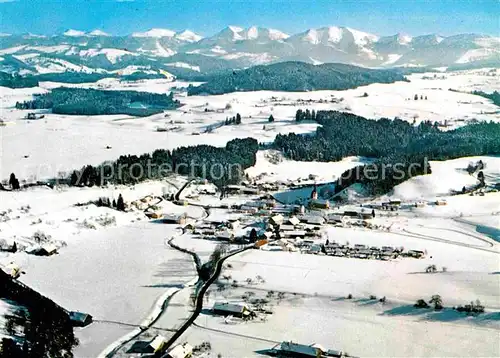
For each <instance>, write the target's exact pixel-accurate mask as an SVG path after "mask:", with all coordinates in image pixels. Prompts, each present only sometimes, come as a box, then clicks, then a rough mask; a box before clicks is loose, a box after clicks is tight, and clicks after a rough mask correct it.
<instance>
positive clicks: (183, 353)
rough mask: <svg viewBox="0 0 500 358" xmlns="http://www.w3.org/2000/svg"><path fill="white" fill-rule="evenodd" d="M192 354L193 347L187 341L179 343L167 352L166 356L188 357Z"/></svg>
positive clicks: (170, 357) (174, 357) (171, 357)
mask: <svg viewBox="0 0 500 358" xmlns="http://www.w3.org/2000/svg"><path fill="white" fill-rule="evenodd" d="M192 354H193V347H192V346H190V345H189V344H187V343H184V344H179V345H177V346H175V347H174V348H172V349H171V350H169V351H168V352H167V355H166V358H189V357H191V356H192Z"/></svg>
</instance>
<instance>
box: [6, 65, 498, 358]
mask: <svg viewBox="0 0 500 358" xmlns="http://www.w3.org/2000/svg"><path fill="white" fill-rule="evenodd" d="M486 73H487V74H488V75H486ZM409 79H410V81H411V82H409V83H407V82H401V83H395V84H388V85H386V84H383V85H382V84H374V85H370V86H366V87H360V88H357V89H354V90H348V91H314V92H302V93H290V92H267V91H262V92H248V93H232V94H226V95H221V96H193V97H185V96H184V95H183V94H182V93H180V94H176V96H178V98H179V99H180V101H181V102H182V103H183V104H184V106H182V107H180V108H179V109H177V110H175V111H167V112H165V113H164V114H159V115H154V116H151V117H147V118H132V117H129V116H120V115H115V116H62V115H54V114H50V113H47V114H46V116H45V118H44V119H42V120H35V121H26V120H24V119H22V118H23V117H24V115H25V114H26V112H27V111H19V110H16V109H14V108H13V106H14V104H15V102H16V101H23V100H27V99H29V98H30V97H31V95H32V94H34V93H43V92H45V91H47V90H50V89H51V88H54V87H55V86H58V84H54V83H42V88H36V89H16V90H12V89H6V88H0V107H1V110H0V115H1V118H2V119H3V120H4V121H5V123H6V125H5V126H0V179H6V178H7V177H8V175H9V174H10V173H11V172H14V173H16V175H17V177H18V178H20V179H21V180H24V179H26V180H28V181H32V180H33V179H42V178H53V177H58V176H59V175H60V172H64V171H68V170H72V169H76V168H80V167H81V166H83V165H85V164H99V163H101V162H103V161H105V160H111V159H115V158H117V157H118V156H120V155H124V154H141V153H144V152H151V151H153V150H155V149H159V148H164V149H173V148H177V147H179V146H187V145H197V144H212V145H216V146H223V145H225V143H226V142H227V141H229V140H231V139H233V138H243V137H248V136H252V137H255V138H257V139H258V140H259V142H270V141H272V140H273V139H274V137H275V136H276V134H278V133H289V132H295V133H311V132H313V131H314V130H315V129H316V128H317V124H316V123H307V122H301V123H296V122H295V120H294V116H295V112H296V110H297V109H299V108H303V109H305V108H310V109H315V110H318V109H337V110H342V111H348V112H353V113H356V114H359V115H362V116H366V117H368V118H380V117H389V118H394V117H399V118H402V119H405V120H408V121H412V122H413V121H414V120H415V121H416V122H417V123H418V122H419V121H421V120H431V121H440V122H444V121H445V120H448V123H449V124H450V125H451V127H450V128H453V127H455V126H459V125H463V124H465V123H466V121H467V120H470V119H478V120H493V121H499V120H500V114H499V112H498V107H496V106H494V105H493V104H492V103H491V102H490V101H489V100H487V99H485V98H482V97H479V96H473V95H470V94H465V93H458V92H452V91H449V90H448V89H449V88H453V89H458V90H461V91H472V90H476V89H478V90H484V91H491V90H493V89H498V88H499V87H500V83H499V82H498V76H491V75H490V72H477V71H466V72H457V73H443V74H438V75H437V76H436V78H434V77H433V74H432V75H429V74H416V75H412V76H409ZM78 86H81V87H91V88H106V89H110V90H112V89H131V90H142V91H151V92H157V93H167V92H168V91H170V90H171V89H172V88H173V87H185V86H187V84H186V83H180V82H167V81H158V80H151V81H139V82H137V83H133V84H131V83H119V82H117V81H116V80H103V81H99V83H94V84H83V85H78ZM365 92H366V93H367V94H368V97H362V96H363V94H364V93H365ZM415 94H419V95H424V96H427V98H428V99H427V100H425V99H424V100H420V99H419V100H417V101H415V100H414V99H413V96H414V95H415ZM341 98H343V100H340V99H341ZM408 98H410V100H408ZM332 99H333V100H334V101H333V102H332ZM205 109H207V110H205ZM236 113H240V114H241V115H242V124H241V125H238V126H236V125H231V126H223V127H219V128H216V127H217V125H218V124H220V123H222V122H223V121H224V120H225V118H226V117H231V116H233V115H235V114H236ZM271 114H272V115H273V117H274V118H275V122H273V123H269V122H268V117H269V116H270V115H271ZM211 127H213V128H214V129H212V130H207V129H210V128H211ZM158 128H161V129H166V130H167V131H157V129H158ZM205 132H206V133H205ZM480 159H481V160H483V162H485V163H486V165H487V166H486V168H485V170H484V174H485V179H486V182H487V183H488V184H494V183H498V182H499V181H500V169H499V168H500V159H499V158H498V157H494V156H489V157H474V158H460V159H456V160H450V161H445V162H431V168H432V174H430V175H426V176H419V177H414V178H412V179H410V180H409V181H407V182H405V183H403V184H401V185H399V186H397V187H396V188H395V189H394V191H393V192H391V193H389V194H388V195H387V196H384V197H381V198H376V200H375V201H378V202H380V201H382V200H387V199H391V198H392V199H395V198H397V199H402V200H407V201H416V200H429V201H433V200H435V199H436V198H438V197H440V198H446V200H447V203H448V205H446V206H435V205H427V206H426V207H423V208H420V207H419V208H412V209H411V210H407V211H402V212H400V213H398V214H397V215H396V214H394V215H385V216H384V215H380V216H377V218H376V219H374V222H375V223H377V224H379V225H380V227H384V228H389V231H375V230H368V229H362V228H337V227H330V226H327V227H325V229H324V230H323V232H322V234H323V236H322V239H321V240H325V239H326V238H328V239H329V240H330V241H336V242H339V243H341V244H344V243H345V242H347V241H348V242H349V243H350V244H351V245H354V244H364V245H375V246H382V245H388V246H393V247H400V246H404V247H405V248H406V249H418V250H425V251H427V255H426V258H424V259H419V260H417V259H408V258H405V259H398V260H394V261H379V260H359V259H351V258H336V257H335V258H334V257H326V256H316V255H306V254H299V253H288V252H266V251H257V250H252V251H249V252H246V253H244V254H242V255H237V256H235V257H233V258H232V259H231V260H230V261H228V263H230V264H231V266H232V268H226V269H225V271H224V274H230V275H231V276H232V278H233V279H236V280H238V281H239V282H240V283H243V284H242V286H243V287H240V288H238V289H234V290H228V291H225V292H220V293H215V288H214V289H213V290H212V293H211V296H210V297H209V300H208V301H207V303H206V307H205V308H207V309H208V308H210V307H211V305H212V304H213V302H214V300H215V298H218V299H222V298H228V299H231V300H239V299H240V298H241V295H242V294H243V293H244V292H246V291H252V292H255V294H256V295H257V296H258V295H263V296H265V295H266V294H267V292H269V291H274V292H278V291H281V292H285V293H286V295H285V296H286V298H285V299H283V300H282V301H281V302H280V303H279V304H278V303H276V304H275V305H274V307H273V309H274V314H273V315H272V316H269V317H268V320H267V321H266V322H261V323H245V324H234V325H232V324H225V323H224V320H223V319H222V318H220V317H216V316H211V315H209V314H202V315H201V316H200V318H199V319H198V320H197V321H196V323H197V325H196V326H192V327H191V328H190V329H189V330H188V331H187V332H186V334H184V335H183V336H182V337H181V340H182V341H189V342H190V343H192V344H193V345H194V344H199V343H201V342H203V341H210V342H211V343H212V346H213V347H214V349H213V352H215V353H219V352H220V353H221V354H223V356H229V357H233V356H238V357H242V356H245V357H250V356H257V353H255V351H257V350H261V349H266V348H270V347H272V346H273V345H274V344H273V342H280V341H282V340H290V339H292V340H294V341H300V342H302V343H308V344H309V343H313V342H318V343H321V344H322V345H324V346H327V347H329V348H334V349H342V350H345V351H348V352H350V353H351V354H353V355H357V356H408V357H410V356H499V355H500V352H499V348H498V346H499V345H498V343H499V341H498V332H499V330H500V326H499V318H498V312H499V311H500V301H499V295H498V287H500V281H499V280H500V276H499V275H498V272H500V247H499V244H498V243H497V242H496V241H495V240H497V241H498V240H500V239H495V238H496V237H500V235H499V228H500V221H499V219H500V215H499V213H500V204H499V203H500V194H499V193H487V194H486V195H485V196H469V195H457V196H449V195H450V191H451V190H456V191H459V190H461V189H462V187H463V186H466V187H468V186H472V185H475V184H476V183H477V179H476V178H475V177H474V176H471V175H469V174H468V173H467V172H466V170H465V169H466V168H467V165H468V164H469V163H470V162H476V161H478V160H480ZM369 161H370V159H369V158H359V157H350V158H344V159H343V160H342V161H339V162H336V163H316V162H310V163H307V162H294V161H289V160H286V159H283V158H281V156H279V155H278V156H277V155H275V153H274V154H273V152H272V151H260V152H258V156H257V164H256V166H255V167H252V168H249V169H248V170H247V174H248V175H249V177H250V178H252V179H257V181H259V182H263V183H265V182H267V183H273V182H284V183H286V182H288V181H292V182H295V181H298V180H299V179H300V180H301V183H303V184H312V183H316V182H317V183H322V182H330V181H332V180H334V178H335V177H337V176H339V175H340V174H341V173H342V172H344V171H345V170H347V169H349V168H352V167H354V166H356V165H361V164H364V163H367V162H369ZM183 183H184V180H183V179H182V178H176V177H173V178H168V179H167V180H166V181H153V182H145V183H142V184H138V185H134V186H129V187H125V186H110V187H107V188H64V187H61V188H57V189H55V190H51V189H48V188H40V187H39V188H31V189H26V190H23V191H21V192H4V191H0V213H2V216H1V217H0V219H2V220H0V240H3V241H5V242H7V243H9V244H11V243H12V242H14V241H15V242H17V243H19V244H21V245H23V246H29V245H32V244H33V243H34V242H33V239H32V238H33V235H34V234H35V233H36V232H43V233H45V234H47V235H50V240H52V241H53V242H54V243H55V244H57V246H58V247H59V254H58V255H56V256H51V257H35V256H30V255H28V254H26V253H24V252H18V253H15V254H12V253H5V252H0V264H1V266H6V265H8V264H10V263H11V262H15V263H16V264H17V265H19V266H20V267H21V269H22V270H23V271H24V272H25V274H23V275H22V276H21V278H20V280H21V281H22V282H24V283H26V284H28V285H29V286H31V287H33V288H34V289H36V290H38V291H40V292H41V293H42V294H44V295H46V296H48V297H50V298H51V299H53V300H54V301H55V302H57V303H58V304H60V305H62V306H63V307H65V308H66V309H70V310H79V311H84V312H89V313H91V314H92V315H93V316H94V319H95V320H96V322H95V323H93V324H92V325H91V326H89V327H86V328H83V329H77V330H76V332H77V336H78V338H79V339H80V346H79V347H77V348H76V350H75V356H77V357H88V356H97V355H98V354H99V353H101V352H102V351H103V350H104V349H105V348H106V347H109V345H110V344H113V343H114V342H116V341H117V340H118V339H119V338H121V337H123V336H125V335H126V334H130V332H132V331H134V330H135V329H137V326H139V325H141V324H144V322H145V321H147V320H148V319H150V318H151V314H153V313H155V312H157V311H158V308H157V307H158V300H159V299H161V298H163V297H164V295H166V294H169V293H171V292H174V291H175V290H178V289H181V288H182V287H184V285H185V284H187V283H189V282H191V281H192V280H193V279H194V278H195V277H196V270H195V267H194V265H193V262H192V259H191V257H190V256H189V255H187V254H183V253H180V252H177V251H175V250H173V249H172V248H171V247H169V245H168V244H166V241H167V240H168V239H169V238H171V237H176V238H175V240H174V241H175V243H176V244H178V245H180V246H181V247H184V248H187V249H189V250H192V251H194V252H197V253H198V254H199V256H200V257H201V258H202V261H205V260H206V259H207V258H208V257H209V256H210V254H211V252H212V251H213V249H214V248H215V246H216V245H217V242H216V241H207V240H202V239H199V238H196V239H195V238H193V237H192V236H190V235H180V233H179V230H178V229H179V228H178V226H177V225H160V224H157V223H155V222H154V221H149V220H148V219H147V218H146V216H145V215H144V212H143V211H142V210H133V211H130V212H126V213H123V212H118V211H116V210H114V209H110V208H104V207H97V206H95V205H93V204H90V205H84V206H75V204H77V203H86V202H88V201H90V200H97V199H98V198H99V197H107V198H111V199H116V198H117V197H118V195H119V194H122V195H123V197H124V198H125V200H126V201H128V202H130V201H135V200H138V199H141V198H144V197H145V196H152V197H158V196H161V195H162V194H164V193H173V192H175V191H176V188H178V187H179V186H181V185H182V184H183ZM199 187H201V186H199ZM310 190H311V189H310V188H308V189H307V190H303V191H300V190H299V191H293V192H291V195H292V196H294V198H295V197H299V196H307V197H308V196H309V195H310ZM190 194H193V195H194V196H196V194H197V192H196V190H194V189H192V188H188V189H187V190H186V192H185V195H190ZM251 199H252V198H250V197H241V196H233V197H228V198H225V199H224V200H223V201H220V200H219V198H218V197H217V196H209V195H200V196H199V197H198V198H193V199H190V200H191V201H194V202H197V203H198V204H200V205H205V206H207V205H220V204H221V203H223V204H225V205H228V206H229V205H231V204H243V203H244V202H246V201H248V200H251ZM155 202H156V201H155V200H153V201H152V202H151V204H154V203H155ZM157 205H158V207H159V211H161V212H163V213H167V214H183V213H186V214H187V216H188V217H190V218H192V219H194V220H200V221H201V220H207V221H211V220H212V221H218V220H227V219H229V218H230V217H234V218H236V217H240V218H241V217H242V216H243V214H234V213H230V210H226V209H211V210H209V211H206V210H205V209H203V208H202V207H199V206H191V205H188V206H177V205H174V204H173V203H171V202H167V201H161V202H158V203H157ZM207 214H208V216H207ZM247 229H248V228H245V230H247ZM429 265H436V266H437V267H438V269H439V270H440V271H441V272H438V273H435V274H425V273H424V271H425V268H426V267H427V266H429ZM443 267H445V268H446V272H442V271H443V270H442V268H443ZM256 275H259V276H262V277H263V278H264V280H265V282H263V283H260V284H258V285H248V287H246V286H245V284H244V282H245V280H246V279H247V278H248V277H255V276H256ZM172 290H174V291H172ZM189 292H190V291H189V289H183V290H181V292H180V294H179V295H178V296H174V299H173V303H175V304H174V305H173V306H172V307H170V311H169V309H167V311H166V313H165V314H163V315H161V316H160V319H159V320H158V322H157V323H156V327H159V328H164V329H172V328H177V327H178V326H179V325H180V324H181V323H182V320H183V319H184V318H185V317H186V314H187V313H188V312H189V311H190V306H189V305H188V303H187V302H185V300H187V299H189V297H188V296H189V294H188V293H189ZM348 294H352V295H353V296H354V299H353V300H345V299H344V298H345V297H346V296H347V295H348ZM433 294H440V295H441V296H442V297H443V300H444V303H445V305H446V306H453V305H458V304H465V303H468V302H469V301H471V300H476V299H479V300H481V302H482V303H483V304H484V305H485V306H486V309H487V315H485V316H483V317H484V318H466V317H463V316H457V315H456V314H455V313H454V312H450V311H449V310H447V311H446V312H444V313H443V314H435V313H433V312H432V311H425V312H417V313H416V312H415V311H414V310H413V308H412V307H411V305H412V304H413V303H414V302H415V300H417V299H419V298H425V299H429V298H430V296H431V295H433ZM224 295H225V296H227V297H223V296H224ZM370 295H376V296H377V297H382V296H386V298H387V302H386V304H385V305H382V304H381V303H378V302H368V297H369V296H370ZM1 307H3V308H4V310H5V307H7V305H6V304H3V306H0V309H2V308H1ZM0 325H1V322H0Z"/></svg>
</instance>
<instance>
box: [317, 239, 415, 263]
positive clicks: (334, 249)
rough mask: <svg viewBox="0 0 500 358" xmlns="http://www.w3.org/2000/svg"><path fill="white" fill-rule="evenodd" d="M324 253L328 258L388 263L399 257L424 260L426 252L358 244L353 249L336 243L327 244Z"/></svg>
mask: <svg viewBox="0 0 500 358" xmlns="http://www.w3.org/2000/svg"><path fill="white" fill-rule="evenodd" d="M323 253H324V254H325V255H328V256H336V257H350V258H358V259H375V260H384V261H388V260H391V259H396V258H398V257H399V256H403V257H413V258H417V259H420V258H423V257H424V256H425V252H424V251H421V250H408V251H404V249H403V248H394V247H391V246H382V247H381V248H380V247H376V246H367V245H360V244H356V245H354V246H353V247H351V246H349V245H341V244H338V243H336V242H327V244H326V245H324V251H323Z"/></svg>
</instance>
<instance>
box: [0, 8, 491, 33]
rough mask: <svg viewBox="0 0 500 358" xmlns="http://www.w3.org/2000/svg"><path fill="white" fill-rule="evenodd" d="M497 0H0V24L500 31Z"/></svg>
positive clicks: (14, 27) (13, 28)
mask: <svg viewBox="0 0 500 358" xmlns="http://www.w3.org/2000/svg"><path fill="white" fill-rule="evenodd" d="M499 14H500V1H498V0H409V1H406V0H399V1H397V0H396V1H388V0H378V1H376V0H357V1H351V0H329V1H327V0H184V1H180V0H121V1H120V0H17V1H11V0H0V32H7V33H25V32H32V33H36V34H54V33H61V32H63V31H65V30H67V29H69V28H72V29H76V30H82V31H90V30H94V29H101V30H103V31H106V32H109V33H112V34H117V35H124V34H128V33H131V32H134V31H145V30H148V29H150V28H152V27H160V28H169V29H172V30H177V31H179V30H183V29H186V28H188V29H190V30H193V31H195V32H198V33H200V34H202V35H205V36H207V35H212V34H214V33H215V32H217V31H219V30H221V29H222V28H224V27H226V26H227V25H239V26H243V27H247V26H251V25H258V26H263V27H272V28H276V29H279V30H282V31H284V32H287V33H296V32H301V31H304V30H306V29H308V28H317V27H321V26H331V25H336V26H349V27H352V28H355V29H359V30H362V31H367V32H371V33H375V34H378V35H393V34H395V33H398V32H404V33H408V34H410V35H421V34H429V33H438V34H441V35H452V34H457V33H471V32H476V33H484V34H490V35H495V36H499V35H500V23H499V22H500V20H499Z"/></svg>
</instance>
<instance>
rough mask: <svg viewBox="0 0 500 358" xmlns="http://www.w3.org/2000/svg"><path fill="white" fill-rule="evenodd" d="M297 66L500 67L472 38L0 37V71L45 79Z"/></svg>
mask: <svg viewBox="0 0 500 358" xmlns="http://www.w3.org/2000/svg"><path fill="white" fill-rule="evenodd" d="M284 61H301V62H307V63H311V64H314V65H319V64H323V63H344V64H352V65H357V66H363V67H370V68H388V67H448V66H457V65H466V66H482V65H485V66H486V65H487V66H500V37H493V36H489V35H480V34H460V35H453V36H448V37H445V36H439V35H436V34H430V35H423V36H416V37H411V36H409V35H405V34H396V35H393V36H377V35H374V34H370V33H366V32H362V31H359V30H355V29H352V28H349V27H335V26H331V27H322V28H318V29H309V30H307V31H304V32H301V33H297V34H293V35H289V34H285V33H283V32H281V31H279V30H275V29H269V28H262V27H256V26H252V27H249V28H241V27H236V26H229V27H227V28H225V29H223V30H221V31H220V32H218V33H216V34H214V35H213V36H209V37H202V36H200V35H198V34H196V33H194V32H192V31H189V30H185V31H183V32H175V31H172V30H168V29H151V30H149V31H146V32H135V33H132V34H130V35H127V36H114V35H111V34H107V33H105V32H103V31H100V30H94V31H91V32H83V31H78V30H67V31H66V32H64V33H63V34H59V35H52V36H43V35H34V34H21V35H10V34H0V71H3V72H8V73H17V74H21V75H25V74H48V73H61V72H67V71H74V72H82V73H102V74H105V73H119V74H125V75H127V74H132V73H136V72H142V73H145V74H151V75H153V74H160V73H163V72H162V71H168V72H170V73H173V74H175V75H178V76H179V75H180V76H183V75H184V76H189V75H191V76H193V75H196V74H204V73H212V72H217V71H220V70H226V69H238V68H247V67H250V66H254V65H260V64H271V63H277V62H284Z"/></svg>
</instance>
